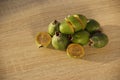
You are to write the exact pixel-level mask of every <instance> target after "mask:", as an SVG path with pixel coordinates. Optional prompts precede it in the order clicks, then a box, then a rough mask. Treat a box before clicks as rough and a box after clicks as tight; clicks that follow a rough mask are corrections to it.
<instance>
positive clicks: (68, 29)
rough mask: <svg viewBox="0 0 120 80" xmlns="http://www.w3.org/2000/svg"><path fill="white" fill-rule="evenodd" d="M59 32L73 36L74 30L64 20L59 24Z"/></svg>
mask: <svg viewBox="0 0 120 80" xmlns="http://www.w3.org/2000/svg"><path fill="white" fill-rule="evenodd" d="M59 30H60V32H61V33H63V34H73V33H74V29H73V27H72V25H71V24H70V23H69V22H67V21H65V20H64V21H63V22H62V23H61V25H60V27H59Z"/></svg>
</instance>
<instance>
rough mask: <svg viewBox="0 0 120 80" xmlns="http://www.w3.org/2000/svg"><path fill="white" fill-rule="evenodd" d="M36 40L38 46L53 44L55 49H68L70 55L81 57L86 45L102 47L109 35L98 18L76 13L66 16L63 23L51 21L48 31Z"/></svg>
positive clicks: (39, 34)
mask: <svg viewBox="0 0 120 80" xmlns="http://www.w3.org/2000/svg"><path fill="white" fill-rule="evenodd" d="M35 41H36V44H37V45H38V47H48V46H49V45H50V44H52V46H53V47H54V49H58V50H63V51H66V52H67V55H69V56H70V57H73V58H81V57H83V56H84V55H85V51H84V46H85V45H89V46H91V47H93V48H102V47H104V46H106V45H107V43H108V37H107V35H106V34H104V33H103V32H102V31H101V27H100V24H99V23H98V22H97V21H96V20H94V19H88V18H86V17H85V16H84V15H81V14H75V15H69V16H67V17H65V19H64V20H63V21H62V22H61V23H60V22H58V21H57V20H54V21H53V22H51V23H50V24H49V25H48V32H40V33H38V35H37V36H36V40H35Z"/></svg>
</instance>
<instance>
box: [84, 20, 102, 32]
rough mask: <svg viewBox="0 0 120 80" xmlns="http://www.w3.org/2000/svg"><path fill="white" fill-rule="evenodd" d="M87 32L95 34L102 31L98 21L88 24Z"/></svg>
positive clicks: (91, 21)
mask: <svg viewBox="0 0 120 80" xmlns="http://www.w3.org/2000/svg"><path fill="white" fill-rule="evenodd" d="M86 30H87V31H88V32H90V33H93V32H95V31H97V30H100V24H99V23H98V22H97V21H96V20H94V19H90V20H89V22H88V23H87V26H86Z"/></svg>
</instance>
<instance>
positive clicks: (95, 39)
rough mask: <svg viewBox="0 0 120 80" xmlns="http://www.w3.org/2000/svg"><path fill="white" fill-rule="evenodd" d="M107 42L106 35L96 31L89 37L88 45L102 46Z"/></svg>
mask: <svg viewBox="0 0 120 80" xmlns="http://www.w3.org/2000/svg"><path fill="white" fill-rule="evenodd" d="M107 43H108V37H107V35H105V34H104V33H96V34H94V35H93V36H92V37H91V38H90V46H93V47H96V48H102V47H104V46H105V45H107Z"/></svg>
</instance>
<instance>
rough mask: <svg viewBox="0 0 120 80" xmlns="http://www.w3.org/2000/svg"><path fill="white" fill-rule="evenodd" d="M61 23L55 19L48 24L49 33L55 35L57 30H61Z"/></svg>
mask: <svg viewBox="0 0 120 80" xmlns="http://www.w3.org/2000/svg"><path fill="white" fill-rule="evenodd" d="M59 25H60V23H59V22H58V21H56V20H55V21H53V22H52V23H50V24H49V25H48V33H49V34H50V35H51V36H53V35H54V34H55V32H57V31H58V32H59Z"/></svg>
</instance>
